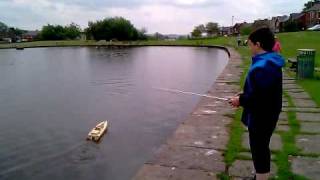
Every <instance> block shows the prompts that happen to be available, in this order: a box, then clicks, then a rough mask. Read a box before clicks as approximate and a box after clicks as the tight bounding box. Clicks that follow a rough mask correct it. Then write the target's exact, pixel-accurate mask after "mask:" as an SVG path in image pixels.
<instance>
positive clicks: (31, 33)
mask: <svg viewBox="0 0 320 180" xmlns="http://www.w3.org/2000/svg"><path fill="white" fill-rule="evenodd" d="M39 34H40V32H39V31H28V32H26V33H24V34H22V37H21V39H22V41H33V40H34V39H35V38H37V37H38V36H39Z"/></svg>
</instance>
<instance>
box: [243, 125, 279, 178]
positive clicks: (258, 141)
mask: <svg viewBox="0 0 320 180" xmlns="http://www.w3.org/2000/svg"><path fill="white" fill-rule="evenodd" d="M269 121H270V119H269ZM275 127H276V122H273V123H271V124H265V123H264V124H260V125H255V126H252V127H249V128H248V130H249V141H250V149H251V154H252V160H253V164H254V168H255V170H256V173H259V174H264V173H269V172H270V159H271V158H270V156H271V153H270V149H269V144H270V139H271V136H272V133H273V131H274V129H275Z"/></svg>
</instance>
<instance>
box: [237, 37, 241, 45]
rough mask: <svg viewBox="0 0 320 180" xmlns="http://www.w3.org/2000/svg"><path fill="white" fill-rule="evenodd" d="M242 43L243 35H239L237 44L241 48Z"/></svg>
mask: <svg viewBox="0 0 320 180" xmlns="http://www.w3.org/2000/svg"><path fill="white" fill-rule="evenodd" d="M241 41H242V39H241V35H240V34H238V37H237V43H238V46H240V45H241Z"/></svg>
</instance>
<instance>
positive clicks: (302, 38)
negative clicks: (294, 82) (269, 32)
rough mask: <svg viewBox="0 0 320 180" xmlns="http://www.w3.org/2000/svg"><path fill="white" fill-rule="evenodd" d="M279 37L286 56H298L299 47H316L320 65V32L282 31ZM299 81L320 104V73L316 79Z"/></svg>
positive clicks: (317, 61) (317, 60)
mask: <svg viewBox="0 0 320 180" xmlns="http://www.w3.org/2000/svg"><path fill="white" fill-rule="evenodd" d="M278 37H279V39H280V41H281V44H282V48H283V50H282V53H283V55H284V57H285V58H289V57H296V56H297V49H306V48H307V49H315V50H316V66H317V67H320V32H295V33H280V34H278ZM292 75H293V74H292ZM298 83H299V84H300V85H301V86H302V87H303V88H304V89H305V90H306V92H308V93H309V94H310V96H311V97H312V98H313V100H314V101H315V102H316V103H317V104H318V106H320V73H316V75H315V78H314V79H305V80H300V81H298Z"/></svg>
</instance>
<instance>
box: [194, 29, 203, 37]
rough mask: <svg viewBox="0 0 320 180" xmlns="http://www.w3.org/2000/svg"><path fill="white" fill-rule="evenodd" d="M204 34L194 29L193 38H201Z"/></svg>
mask: <svg viewBox="0 0 320 180" xmlns="http://www.w3.org/2000/svg"><path fill="white" fill-rule="evenodd" d="M201 34H202V32H201V31H200V29H198V28H194V29H193V31H192V32H191V36H192V37H194V38H199V37H201Z"/></svg>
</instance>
